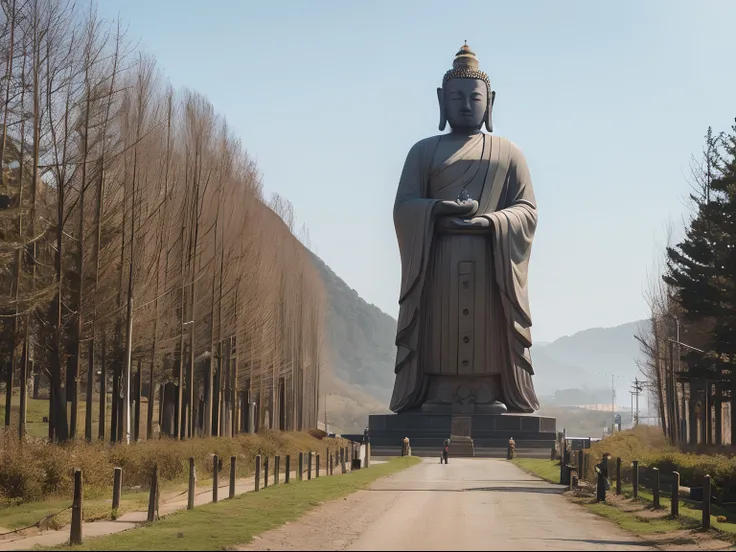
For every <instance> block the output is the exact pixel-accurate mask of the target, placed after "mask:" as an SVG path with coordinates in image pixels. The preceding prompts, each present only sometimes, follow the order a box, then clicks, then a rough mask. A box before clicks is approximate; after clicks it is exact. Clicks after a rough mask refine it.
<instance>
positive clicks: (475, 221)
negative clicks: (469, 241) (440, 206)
mask: <svg viewBox="0 0 736 552" xmlns="http://www.w3.org/2000/svg"><path fill="white" fill-rule="evenodd" d="M450 228H453V229H456V230H479V231H482V230H489V229H490V228H491V221H489V220H488V219H487V218H485V217H473V218H471V219H460V218H453V219H451V224H450Z"/></svg>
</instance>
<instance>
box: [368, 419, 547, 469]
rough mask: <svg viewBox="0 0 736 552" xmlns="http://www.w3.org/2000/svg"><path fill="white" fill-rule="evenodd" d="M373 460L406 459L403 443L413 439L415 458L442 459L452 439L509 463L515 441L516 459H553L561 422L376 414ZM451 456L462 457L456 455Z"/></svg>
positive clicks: (372, 430)
mask: <svg viewBox="0 0 736 552" xmlns="http://www.w3.org/2000/svg"><path fill="white" fill-rule="evenodd" d="M368 428H369V430H370V439H371V453H372V455H373V456H400V455H401V442H402V440H403V439H404V437H408V438H409V441H410V444H411V451H412V455H414V456H429V457H439V455H440V453H441V452H442V447H443V443H444V441H445V440H446V439H452V442H455V443H458V442H462V441H468V442H471V443H472V446H471V447H462V450H463V451H465V449H467V450H472V453H471V454H465V452H460V451H459V452H460V454H459V455H461V456H476V457H478V456H483V457H492V458H506V454H507V449H508V443H509V439H510V438H512V437H513V439H514V441H515V442H516V456H519V457H531V458H550V455H551V450H552V448H553V447H554V444H555V439H556V437H557V421H556V420H555V419H554V418H545V417H542V416H537V415H535V414H517V413H505V414H481V413H474V414H460V413H443V414H440V413H429V412H410V413H409V412H407V413H401V414H373V415H371V416H369V417H368ZM451 456H458V454H452V452H451Z"/></svg>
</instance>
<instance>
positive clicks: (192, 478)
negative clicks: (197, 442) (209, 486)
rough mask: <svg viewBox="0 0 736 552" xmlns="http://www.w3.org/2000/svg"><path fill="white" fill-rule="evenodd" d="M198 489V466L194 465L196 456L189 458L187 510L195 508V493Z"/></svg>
mask: <svg viewBox="0 0 736 552" xmlns="http://www.w3.org/2000/svg"><path fill="white" fill-rule="evenodd" d="M196 489H197V468H196V467H195V465H194V457H191V458H190V459H189V488H188V490H187V510H193V509H194V494H195V492H196Z"/></svg>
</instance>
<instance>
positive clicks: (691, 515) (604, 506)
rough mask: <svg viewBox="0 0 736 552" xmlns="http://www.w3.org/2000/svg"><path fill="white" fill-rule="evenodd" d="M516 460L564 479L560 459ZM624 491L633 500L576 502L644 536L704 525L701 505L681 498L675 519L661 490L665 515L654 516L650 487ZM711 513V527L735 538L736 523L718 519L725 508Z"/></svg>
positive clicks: (533, 470) (531, 469)
mask: <svg viewBox="0 0 736 552" xmlns="http://www.w3.org/2000/svg"><path fill="white" fill-rule="evenodd" d="M512 462H513V463H514V464H515V465H516V466H518V467H520V468H521V469H523V470H524V471H526V472H528V473H531V474H533V475H536V476H537V477H540V478H542V479H544V480H545V481H549V482H550V483H559V481H560V464H559V462H558V461H554V460H544V459H537V458H516V459H514V460H512ZM612 487H613V488H612V489H611V490H610V491H609V492H608V493H607V495H608V496H609V497H615V492H614V490H613V489H615V482H612ZM621 493H622V497H623V498H624V499H629V500H628V501H627V502H621V501H620V498H619V497H615V498H612V499H611V500H612V502H614V503H613V504H609V503H603V502H601V503H596V502H593V499H592V498H591V499H590V501H586V500H585V499H577V500H576V502H577V503H578V504H580V505H581V506H583V507H585V508H587V509H588V510H590V511H591V512H593V513H594V514H596V515H599V516H601V517H605V518H607V519H610V520H611V521H613V522H614V523H616V525H618V526H619V527H621V528H622V529H624V530H626V531H629V532H630V533H633V534H636V535H641V536H646V535H655V534H666V533H668V532H672V531H679V530H681V529H697V528H699V527H700V526H701V520H702V515H703V514H702V510H701V509H700V506H699V504H693V503H689V502H685V501H683V500H682V499H681V500H680V515H679V518H677V519H673V518H671V517H669V516H668V515H667V514H668V513H669V512H670V508H671V502H670V499H669V497H668V496H665V494H664V493H660V500H659V503H660V512H661V513H662V516H661V517H660V516H652V515H651V511H652V509H653V504H654V497H653V495H652V492H651V491H650V490H648V489H644V488H639V495H638V498H637V499H634V498H633V495H634V489H633V487H632V486H631V485H623V486H622V489H621ZM624 504H626V510H624V509H622V508H621V507H620V506H623V505H624ZM636 505H640V508H638V509H637V508H635V506H636ZM629 510H631V511H629ZM642 512H646V513H649V514H650V515H643V513H642ZM711 514H712V515H711V527H712V528H713V529H715V530H716V531H718V532H720V533H724V534H726V535H729V540H730V539H731V535H733V536H736V524H734V523H729V522H719V521H718V520H717V516H719V515H724V516H727V513H726V512H725V511H721V510H720V509H719V508H717V507H716V506H713V507H712V511H711ZM729 519H733V514H730V517H729Z"/></svg>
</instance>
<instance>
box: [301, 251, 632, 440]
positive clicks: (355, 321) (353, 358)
mask: <svg viewBox="0 0 736 552" xmlns="http://www.w3.org/2000/svg"><path fill="white" fill-rule="evenodd" d="M313 261H314V264H315V266H316V267H317V269H318V271H319V273H320V274H321V276H322V279H323V282H324V288H325V295H326V303H327V312H326V320H325V350H326V352H327V358H326V359H325V360H326V365H327V370H326V373H325V376H324V377H323V380H322V381H323V385H322V392H323V393H325V394H326V397H325V396H323V397H321V398H320V404H321V413H320V420H323V419H324V408H325V403H326V408H327V418H328V425H330V426H331V428H337V429H339V430H340V431H358V430H360V429H362V427H363V426H364V425H365V423H366V422H367V416H368V414H371V413H385V412H388V411H389V410H388V403H389V399H390V397H391V391H392V389H393V384H394V360H395V355H396V347H395V345H394V340H395V337H396V320H394V319H393V318H391V317H390V316H389V315H387V314H386V313H384V312H382V311H381V310H380V309H378V308H377V307H376V306H374V305H371V304H369V303H367V302H366V301H364V300H363V299H362V298H361V297H360V296H359V295H358V293H357V292H356V291H355V290H354V289H352V288H351V287H350V286H348V285H347V284H346V283H345V282H344V281H343V280H342V279H340V278H339V277H338V276H337V275H336V274H335V273H334V272H333V271H332V270H331V269H330V268H329V267H328V266H327V265H326V264H325V263H324V262H323V261H322V260H321V259H320V258H319V257H317V256H315V255H313ZM640 324H641V322H631V323H628V324H623V325H621V326H617V327H615V328H592V329H588V330H583V331H580V332H577V333H575V334H573V335H571V336H565V337H561V338H560V339H557V340H555V341H553V342H552V343H536V344H535V345H534V346H533V347H532V361H533V364H534V369H535V372H536V374H535V376H534V386H535V388H536V390H537V394H538V395H539V396H540V399H541V400H542V403H543V404H549V405H550V406H551V405H554V404H572V403H577V404H586V401H588V400H589V401H590V403H587V404H597V403H598V402H604V403H607V402H610V394H609V393H610V389H611V374H614V375H615V376H616V377H614V385H615V388H616V394H617V400H616V402H617V404H627V403H628V391H629V387H630V385H631V383H632V382H633V380H634V378H635V377H641V374H640V372H639V369H638V367H637V365H636V359H637V358H639V357H640V352H639V347H638V342H637V341H636V339H634V334H635V333H636V332H637V330H638V328H639V326H640ZM555 395H557V396H556V397H555ZM325 398H326V401H325ZM571 401H572V402H571Z"/></svg>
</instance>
